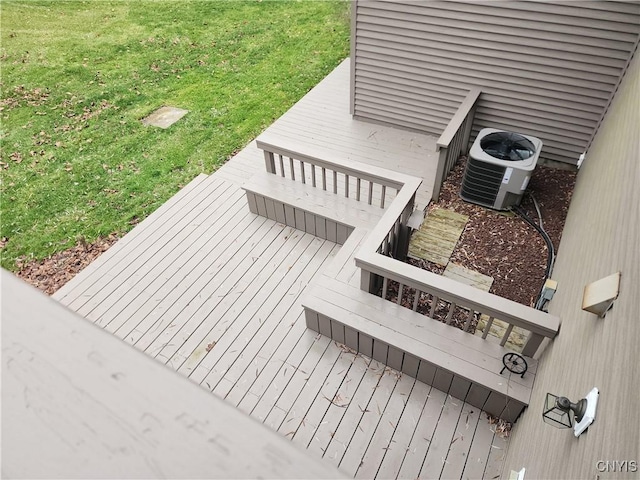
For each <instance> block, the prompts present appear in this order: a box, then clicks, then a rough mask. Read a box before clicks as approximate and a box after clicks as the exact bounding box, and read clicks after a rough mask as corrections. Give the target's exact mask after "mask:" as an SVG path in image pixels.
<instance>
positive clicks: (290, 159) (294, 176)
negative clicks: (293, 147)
mask: <svg viewBox="0 0 640 480" xmlns="http://www.w3.org/2000/svg"><path fill="white" fill-rule="evenodd" d="M289 168H290V169H291V180H295V179H296V170H295V169H294V168H293V158H291V157H289Z"/></svg>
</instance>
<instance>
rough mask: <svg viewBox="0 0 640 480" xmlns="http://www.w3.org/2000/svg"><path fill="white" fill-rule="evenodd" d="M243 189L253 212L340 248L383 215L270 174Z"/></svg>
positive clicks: (372, 207)
mask: <svg viewBox="0 0 640 480" xmlns="http://www.w3.org/2000/svg"><path fill="white" fill-rule="evenodd" d="M242 188H243V189H244V190H245V192H246V196H247V202H248V204H249V210H250V211H251V212H252V213H255V214H257V215H261V216H263V217H267V218H270V219H271V220H275V221H277V222H280V223H282V224H285V225H288V226H290V227H294V228H296V229H298V230H302V231H304V232H307V233H310V234H312V235H315V236H316V237H320V238H324V239H326V240H329V241H332V242H335V243H338V244H340V245H342V244H344V242H345V241H346V240H347V238H348V237H349V235H350V234H351V232H353V230H354V229H355V228H359V227H363V228H366V227H370V226H372V225H375V224H376V223H377V222H378V221H379V220H380V217H381V216H382V214H383V213H384V209H382V208H380V207H377V206H375V205H368V204H367V203H365V202H360V201H357V200H355V199H353V198H345V197H342V196H338V195H335V194H334V193H331V192H328V191H324V190H322V189H319V188H314V187H311V186H309V185H306V184H303V183H300V182H296V181H294V180H290V179H288V178H286V177H280V176H277V175H274V174H272V173H268V172H259V173H257V174H256V175H254V176H253V177H252V178H251V179H250V180H249V181H248V182H247V183H245V184H244V185H243V186H242Z"/></svg>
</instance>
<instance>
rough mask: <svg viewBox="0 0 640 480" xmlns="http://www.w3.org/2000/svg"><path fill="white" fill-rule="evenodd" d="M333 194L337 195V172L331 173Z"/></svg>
mask: <svg viewBox="0 0 640 480" xmlns="http://www.w3.org/2000/svg"><path fill="white" fill-rule="evenodd" d="M333 193H335V194H337V193H338V172H336V171H335V170H334V171H333Z"/></svg>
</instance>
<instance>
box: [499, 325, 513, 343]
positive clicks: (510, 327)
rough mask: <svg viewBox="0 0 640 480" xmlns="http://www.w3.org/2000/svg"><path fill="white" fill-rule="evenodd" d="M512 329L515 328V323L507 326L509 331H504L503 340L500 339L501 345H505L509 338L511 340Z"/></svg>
mask: <svg viewBox="0 0 640 480" xmlns="http://www.w3.org/2000/svg"><path fill="white" fill-rule="evenodd" d="M511 330H513V323H510V324H509V328H507V331H506V332H504V336H503V337H502V340H501V341H500V346H501V347H504V344H505V343H507V340H509V335H511Z"/></svg>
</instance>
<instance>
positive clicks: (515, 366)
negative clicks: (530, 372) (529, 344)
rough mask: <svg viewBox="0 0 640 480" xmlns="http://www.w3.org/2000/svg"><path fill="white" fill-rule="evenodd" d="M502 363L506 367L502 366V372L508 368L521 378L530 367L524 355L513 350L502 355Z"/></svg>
mask: <svg viewBox="0 0 640 480" xmlns="http://www.w3.org/2000/svg"><path fill="white" fill-rule="evenodd" d="M502 364H503V365H504V367H502V370H500V373H501V374H502V372H504V369H505V368H506V369H507V370H509V371H510V372H511V373H515V374H518V375H520V378H524V374H525V372H526V371H527V368H529V366H528V365H527V361H526V360H525V359H524V357H523V356H522V355H518V354H517V353H513V352H510V353H505V354H504V356H503V357H502Z"/></svg>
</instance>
